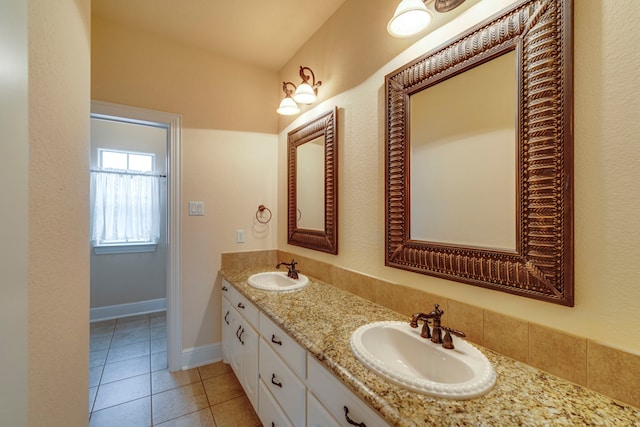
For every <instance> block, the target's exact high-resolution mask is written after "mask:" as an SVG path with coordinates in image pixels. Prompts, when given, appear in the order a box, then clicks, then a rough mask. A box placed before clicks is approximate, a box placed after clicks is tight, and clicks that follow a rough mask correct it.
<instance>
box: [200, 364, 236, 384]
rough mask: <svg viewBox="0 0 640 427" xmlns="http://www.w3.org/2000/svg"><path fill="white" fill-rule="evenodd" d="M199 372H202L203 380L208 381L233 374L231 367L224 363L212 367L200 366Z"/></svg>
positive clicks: (211, 365)
mask: <svg viewBox="0 0 640 427" xmlns="http://www.w3.org/2000/svg"><path fill="white" fill-rule="evenodd" d="M198 371H199V372H200V377H201V378H202V379H203V380H208V379H209V378H213V377H217V376H218V375H223V374H228V373H229V372H231V365H229V364H227V363H224V362H217V363H212V364H210V365H205V366H200V367H199V368H198Z"/></svg>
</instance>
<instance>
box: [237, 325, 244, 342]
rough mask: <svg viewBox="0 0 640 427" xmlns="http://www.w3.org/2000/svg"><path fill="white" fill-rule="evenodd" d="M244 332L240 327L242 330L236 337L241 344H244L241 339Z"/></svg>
mask: <svg viewBox="0 0 640 427" xmlns="http://www.w3.org/2000/svg"><path fill="white" fill-rule="evenodd" d="M243 334H244V328H242V331H241V332H240V336H239V337H238V339H239V340H240V342H241V343H242V345H244V341H242V335H243Z"/></svg>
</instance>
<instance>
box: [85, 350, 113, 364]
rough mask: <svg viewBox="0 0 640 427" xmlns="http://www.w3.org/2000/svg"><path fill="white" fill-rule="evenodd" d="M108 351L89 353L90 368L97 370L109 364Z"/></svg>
mask: <svg viewBox="0 0 640 427" xmlns="http://www.w3.org/2000/svg"><path fill="white" fill-rule="evenodd" d="M107 353H109V350H108V349H104V350H97V351H92V352H91V353H89V367H90V368H95V367H97V366H103V365H104V364H105V363H106V362H107Z"/></svg>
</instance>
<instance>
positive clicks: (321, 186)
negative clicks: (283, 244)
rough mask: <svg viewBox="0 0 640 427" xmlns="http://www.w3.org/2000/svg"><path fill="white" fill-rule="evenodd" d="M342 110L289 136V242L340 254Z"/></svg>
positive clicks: (332, 112) (329, 114)
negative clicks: (339, 210)
mask: <svg viewBox="0 0 640 427" xmlns="http://www.w3.org/2000/svg"><path fill="white" fill-rule="evenodd" d="M337 132H338V109H337V107H335V108H334V109H333V110H332V111H330V112H328V113H325V114H323V115H322V116H320V117H318V118H316V119H314V120H311V121H309V122H307V123H305V124H304V125H302V126H300V127H298V128H296V129H294V130H292V131H291V132H289V133H288V138H287V145H288V171H289V172H288V192H289V197H288V221H287V223H288V230H287V235H288V243H289V244H291V245H296V246H302V247H305V248H309V249H315V250H318V251H322V252H328V253H331V254H337V253H338V185H337V167H338V151H337V143H338V133H337Z"/></svg>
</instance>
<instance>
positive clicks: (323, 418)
mask: <svg viewBox="0 0 640 427" xmlns="http://www.w3.org/2000/svg"><path fill="white" fill-rule="evenodd" d="M339 425H340V424H338V422H337V421H336V420H334V419H333V417H332V416H331V414H330V413H329V412H328V411H327V410H326V409H325V408H324V406H322V403H320V402H319V401H318V399H316V397H315V396H314V395H313V393H311V392H309V391H307V427H338V426H339Z"/></svg>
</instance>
